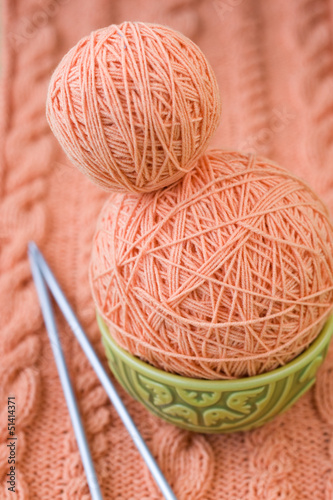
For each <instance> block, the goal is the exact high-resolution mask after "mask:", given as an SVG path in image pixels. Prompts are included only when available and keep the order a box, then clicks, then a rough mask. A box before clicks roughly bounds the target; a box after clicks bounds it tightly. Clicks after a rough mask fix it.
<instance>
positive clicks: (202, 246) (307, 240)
mask: <svg viewBox="0 0 333 500" xmlns="http://www.w3.org/2000/svg"><path fill="white" fill-rule="evenodd" d="M90 280H91V287H92V291H93V296H94V300H95V302H96V305H97V308H98V310H99V311H100V312H101V314H102V316H103V317H104V319H105V320H106V322H107V324H108V326H109V328H110V333H111V335H112V336H113V337H114V338H115V339H116V341H117V342H118V343H119V344H120V345H121V346H122V347H123V348H125V349H126V350H128V351H130V352H131V353H133V354H134V355H136V356H139V357H140V358H142V359H143V360H145V361H148V362H149V363H151V364H152V365H155V366H157V367H160V368H161V369H164V370H166V371H170V372H175V373H178V374H181V375H185V376H190V377H197V378H206V379H223V378H227V379H228V378H235V377H244V376H251V375H255V374H259V373H263V372H267V371H270V370H272V369H274V368H276V367H278V366H280V365H283V364H285V363H286V362H288V361H289V360H291V359H292V358H294V357H295V356H297V355H298V354H299V353H301V352H302V351H303V350H304V349H305V348H306V347H307V346H308V345H309V344H310V343H311V342H312V341H313V340H314V339H315V337H316V336H317V335H318V334H319V332H320V330H321V328H322V326H323V324H324V322H325V320H326V319H327V317H328V315H329V314H330V312H331V311H332V305H333V228H332V225H331V223H330V221H329V218H328V214H327V211H326V208H325V206H324V205H323V203H322V202H321V201H320V199H318V197H317V196H316V195H315V194H314V193H313V192H312V191H311V189H310V188H309V187H308V186H307V185H306V184H305V183H304V182H303V181H301V180H299V179H298V178H296V177H294V176H293V175H292V174H291V173H289V172H287V171H286V170H284V169H283V168H281V167H279V166H277V165H275V164H274V163H272V162H271V161H269V160H266V159H262V158H256V157H253V156H249V155H245V154H239V153H235V152H221V151H212V152H209V153H208V154H206V155H205V156H204V157H202V158H201V159H200V161H199V163H198V165H197V168H195V169H194V170H192V171H191V172H189V173H188V174H186V175H185V177H183V179H182V180H181V181H179V182H178V183H176V184H174V185H172V186H169V187H168V188H165V189H162V190H159V191H157V192H156V193H153V194H145V195H143V196H142V197H136V196H134V195H131V194H129V195H122V194H119V193H115V194H114V195H111V197H110V199H109V200H108V201H107V203H106V205H105V206H104V208H103V210H102V213H101V216H100V219H99V222H98V226H97V231H96V234H95V237H94V243H93V253H92V259H91V265H90Z"/></svg>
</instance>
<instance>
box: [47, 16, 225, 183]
mask: <svg viewBox="0 0 333 500" xmlns="http://www.w3.org/2000/svg"><path fill="white" fill-rule="evenodd" d="M220 114H221V103H220V95H219V90H218V86H217V82H216V78H215V75H214V73H213V70H212V69H211V67H210V65H209V64H208V62H207V60H206V58H205V57H204V55H203V54H202V52H201V51H200V49H199V48H198V47H197V46H196V45H195V44H194V43H193V42H192V41H191V40H189V39H188V38H186V37H185V36H183V35H181V34H180V33H178V32H176V31H174V30H172V29H171V28H168V27H166V26H160V25H153V24H144V23H130V22H125V23H123V24H121V25H119V26H117V25H111V26H109V27H107V28H104V29H100V30H98V31H95V32H93V33H91V34H90V35H89V36H87V37H85V38H83V39H82V40H81V41H80V42H79V43H78V44H77V45H76V46H75V47H74V48H72V49H71V50H70V51H69V52H68V54H67V55H66V56H65V57H64V58H63V60H62V61H61V62H60V64H59V66H58V67H57V69H56V70H55V72H54V74H53V76H52V79H51V82H50V86H49V92H48V100H47V118H48V121H49V124H50V126H51V129H52V131H53V133H54V134H55V136H56V137H57V139H58V141H59V142H60V144H61V146H62V147H63V149H64V150H65V152H66V153H67V155H68V156H69V158H70V159H71V160H72V162H73V163H74V164H76V166H77V167H78V168H79V169H80V170H82V172H84V173H85V174H86V175H87V176H88V177H90V179H91V180H93V181H94V182H96V183H97V184H99V185H100V186H101V187H103V188H104V189H106V190H111V191H132V192H149V191H154V190H156V189H159V188H161V187H164V186H166V185H169V184H171V183H173V182H175V181H177V180H178V179H180V178H181V177H182V176H183V175H184V174H185V173H186V172H188V171H189V170H190V169H191V168H192V167H193V166H194V165H195V161H196V159H197V158H198V157H199V156H200V155H201V154H202V153H203V152H204V151H205V149H206V147H207V144H208V142H209V139H210V138H211V136H212V135H213V133H214V132H215V130H216V128H217V125H218V122H219V118H220Z"/></svg>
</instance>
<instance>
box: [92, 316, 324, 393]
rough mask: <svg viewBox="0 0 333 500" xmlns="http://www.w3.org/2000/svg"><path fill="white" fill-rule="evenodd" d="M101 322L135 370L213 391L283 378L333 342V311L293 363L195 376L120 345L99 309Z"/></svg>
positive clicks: (108, 337) (104, 332)
mask: <svg viewBox="0 0 333 500" xmlns="http://www.w3.org/2000/svg"><path fill="white" fill-rule="evenodd" d="M96 317H97V323H98V326H99V328H100V331H101V333H102V338H103V339H104V341H106V342H107V343H108V344H109V346H110V348H111V349H112V351H113V352H115V353H116V355H117V356H119V358H121V359H122V360H123V361H125V363H126V364H128V365H130V366H131V367H132V368H134V370H135V371H138V372H140V373H141V374H143V375H146V376H148V377H150V378H153V379H154V380H155V381H159V382H161V383H166V384H168V385H171V386H177V387H183V388H186V389H188V388H190V389H191V388H193V389H195V390H206V391H208V392H212V391H215V390H216V391H223V390H229V391H230V390H238V389H246V388H250V387H251V388H252V387H253V386H257V385H264V384H268V383H272V382H275V381H276V380H281V379H282V378H285V377H287V376H289V375H291V374H293V373H295V372H297V371H298V370H300V369H301V368H303V367H305V366H306V365H308V364H309V363H310V362H311V361H312V360H314V359H315V358H316V357H317V355H318V354H320V353H321V352H322V351H323V349H324V348H325V346H326V345H328V344H329V342H330V340H331V337H332V335H333V314H331V315H330V316H329V317H328V319H327V320H326V322H325V324H324V326H323V328H322V330H321V332H320V334H319V335H318V336H317V338H316V339H315V340H314V341H313V342H312V343H311V344H310V346H309V347H308V348H307V349H306V350H305V351H304V352H302V353H301V354H300V355H299V356H297V357H296V358H295V359H293V360H291V361H290V362H289V363H287V364H285V365H283V366H279V367H278V368H276V369H275V370H272V371H270V372H267V373H262V374H259V375H254V376H252V377H243V378H239V379H218V380H214V379H200V378H191V377H186V376H183V375H177V374H174V373H169V372H166V371H164V370H161V369H160V368H156V367H155V366H152V365H150V364H149V363H146V362H145V361H142V360H141V359H139V358H138V357H136V356H133V354H131V353H129V352H128V351H126V350H125V349H123V348H122V347H120V346H119V345H118V344H117V343H116V341H115V340H114V339H113V338H112V336H111V335H110V332H109V329H108V327H107V325H106V323H105V321H104V319H103V318H102V316H101V315H100V313H99V312H98V311H96Z"/></svg>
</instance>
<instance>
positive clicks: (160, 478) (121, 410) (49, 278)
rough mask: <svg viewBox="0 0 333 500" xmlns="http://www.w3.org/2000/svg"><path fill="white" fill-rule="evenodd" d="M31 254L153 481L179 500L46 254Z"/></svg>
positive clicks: (31, 248)
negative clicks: (85, 330) (64, 291)
mask: <svg viewBox="0 0 333 500" xmlns="http://www.w3.org/2000/svg"><path fill="white" fill-rule="evenodd" d="M29 251H30V252H31V253H32V254H33V255H34V257H35V259H36V261H37V262H38V265H39V267H40V270H41V272H42V274H43V277H44V279H45V281H46V283H47V285H48V287H49V288H50V290H51V292H52V295H53V297H54V298H55V301H56V302H57V304H58V306H59V308H60V310H61V311H62V313H63V315H64V317H65V318H66V320H67V322H68V324H69V326H70V328H71V330H72V332H73V333H74V335H75V337H76V338H77V340H78V342H79V344H80V346H81V348H82V350H83V352H84V353H85V355H86V356H87V358H88V359H89V361H90V363H91V365H92V367H93V368H94V370H95V372H96V374H97V377H98V378H99V380H100V382H101V384H102V386H103V387H104V389H105V391H106V393H107V395H108V396H109V398H110V400H111V402H112V404H113V405H114V407H115V409H116V411H117V412H118V415H119V417H120V418H121V420H122V422H123V423H124V425H125V427H126V429H127V431H128V432H129V434H130V436H131V438H132V439H133V441H134V444H135V445H136V447H137V449H138V450H139V452H140V453H141V455H142V458H143V459H144V461H145V462H146V465H147V467H148V469H149V470H150V472H151V474H152V476H153V478H154V479H155V481H156V483H157V485H158V487H159V488H160V490H161V492H162V494H163V496H164V498H165V499H166V500H177V498H176V496H175V494H174V493H173V491H172V489H171V487H170V485H169V483H168V482H167V480H166V479H165V477H164V475H163V473H162V472H161V470H160V468H159V467H158V465H157V463H156V461H155V459H154V457H153V456H152V454H151V452H150V450H149V448H148V447H147V445H146V443H145V441H144V440H143V438H142V436H141V434H140V432H139V431H138V429H137V427H136V426H135V424H134V422H133V420H132V418H131V417H130V415H129V413H128V411H127V409H126V407H125V405H124V403H123V402H122V400H121V398H120V397H119V395H118V393H117V391H116V389H115V387H114V385H113V384H112V382H111V380H110V378H109V376H108V374H107V373H106V371H105V370H104V367H103V365H102V363H101V362H100V360H99V358H98V356H97V355H96V353H95V351H94V349H93V347H92V345H91V344H90V342H89V340H88V338H87V336H86V334H85V332H84V330H83V328H82V326H81V325H80V323H79V321H78V319H77V317H76V316H75V314H74V312H73V310H72V308H71V306H70V305H69V303H68V301H67V299H66V297H65V295H64V293H63V291H62V290H61V288H60V286H59V284H58V282H57V280H56V278H55V277H54V275H53V273H52V271H51V269H50V268H49V266H48V264H47V262H46V261H45V259H44V257H43V255H42V253H41V252H40V250H39V249H38V248H37V245H36V244H35V243H34V242H30V243H29Z"/></svg>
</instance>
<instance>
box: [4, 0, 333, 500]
mask: <svg viewBox="0 0 333 500" xmlns="http://www.w3.org/2000/svg"><path fill="white" fill-rule="evenodd" d="M124 20H133V21H136V20H140V21H147V22H159V23H164V24H168V25H170V26H171V27H173V28H176V29H179V30H180V31H182V32H183V33H184V34H185V35H187V36H188V37H190V38H192V39H193V40H194V41H195V42H196V43H197V44H198V45H199V46H200V48H201V49H202V50H203V52H204V53H205V55H206V56H207V57H208V59H209V61H210V63H211V64H212V66H213V68H214V70H215V71H216V74H217V77H218V81H219V86H220V90H221V94H222V99H223V112H222V120H221V126H220V128H219V131H218V133H217V135H216V137H215V140H214V142H213V144H212V146H214V147H224V148H234V149H240V150H243V151H256V152H258V153H259V154H262V155H265V156H268V157H270V158H272V159H273V160H275V161H277V162H279V163H280V164H281V165H283V166H285V167H287V168H289V169H290V170H291V171H293V172H294V173H296V174H297V175H299V176H301V177H302V178H304V179H305V180H306V181H308V183H309V184H310V185H311V186H312V188H313V189H314V190H316V191H317V193H318V194H319V195H320V196H321V197H322V198H323V200H324V201H325V202H326V203H327V204H328V206H329V209H330V211H331V214H332V213H333V167H332V160H333V92H332V88H333V2H330V1H329V0H293V1H292V2H290V1H287V0H285V1H284V0H278V1H277V0H276V1H274V2H273V1H271V2H268V1H267V0H260V1H259V0H237V1H236V0H201V1H200V0H183V1H182V0H165V1H164V2H153V1H152V0H150V1H148V0H124V1H120V0H117V1H116V0H94V1H93V2H92V1H91V2H90V1H89V0H85V1H83V0H6V1H5V3H4V27H3V46H4V55H3V58H2V87H1V89H2V99H1V111H2V113H1V115H2V127H3V130H2V133H1V140H2V147H1V153H2V166H1V176H0V190H1V194H0V196H1V201H0V205H1V206H0V241H1V253H0V303H1V314H0V380H1V386H0V398H1V399H0V478H1V483H0V498H1V499H9V498H14V496H15V495H14V494H13V493H11V492H9V491H8V490H7V486H8V485H7V484H6V474H7V473H8V463H7V457H8V448H7V446H6V445H7V441H6V440H7V396H8V395H9V394H15V396H16V404H17V426H16V431H17V442H18V445H17V475H16V489H17V494H16V496H15V498H17V499H19V500H23V499H24V500H27V499H43V500H47V499H52V500H54V499H59V500H60V499H61V500H64V499H69V500H76V499H80V500H83V499H88V498H90V496H89V491H88V487H87V483H86V480H85V475H84V472H83V468H82V465H81V460H80V456H79V453H78V449H77V446H76V442H75V438H74V435H73V430H72V426H71V422H70V419H69V415H68V411H67V407H66V403H65V400H64V397H63V393H62V389H61V386H60V382H59V380H58V375H57V371H56V367H55V364H54V361H53V356H52V352H51V348H50V346H49V342H48V338H47V334H46V331H45V327H44V325H43V321H42V317H41V313H40V309H39V304H38V300H37V295H36V292H35V288H34V285H33V282H32V278H31V274H30V267H29V263H28V259H27V242H28V241H29V240H30V239H33V240H35V241H36V243H37V244H38V245H39V247H40V248H41V250H42V252H43V253H44V255H45V256H46V258H47V260H48V261H49V263H50V265H51V267H52V268H53V270H54V272H55V274H56V276H57V278H58V280H59V282H60V284H61V286H62V287H63V289H64V291H65V293H66V294H67V296H68V298H69V300H70V301H71V303H72V305H73V307H74V309H75V311H77V313H78V315H79V319H80V320H81V322H82V324H83V326H84V328H85V329H86V331H87V333H88V335H89V337H90V338H91V340H92V342H93V344H94V346H95V348H96V350H97V351H98V353H99V355H100V357H101V358H103V359H104V358H105V356H104V352H103V348H102V345H101V342H100V335H99V332H98V328H97V324H96V320H95V312H94V305H93V301H92V298H91V293H90V289H89V284H88V261H89V257H90V251H91V243H92V236H93V233H94V229H95V225H96V220H97V216H98V213H99V211H100V209H101V207H102V205H103V203H104V201H105V199H106V197H107V196H108V194H107V193H105V192H103V191H102V190H100V189H99V188H98V187H96V186H94V185H93V184H91V183H90V182H89V180H87V179H86V178H85V177H84V176H83V175H82V174H81V173H80V172H79V171H77V170H76V169H74V167H71V166H70V163H69V160H67V159H66V158H65V156H64V154H63V153H62V152H61V150H60V147H59V146H58V144H57V141H56V139H55V138H54V137H53V135H52V133H51V131H50V129H49V127H48V125H47V122H46V118H45V99H46V91H47V86H48V82H49V79H50V76H51V73H52V71H53V69H54V68H55V66H56V64H57V63H58V62H59V60H60V58H61V57H62V55H63V54H64V53H65V52H66V51H67V50H68V49H69V48H70V47H71V46H72V45H74V44H75V43H76V42H77V41H78V39H79V38H80V37H82V36H84V35H86V34H88V33H89V32H90V31H91V30H93V29H97V28H99V27H102V26H105V25H107V24H111V23H120V22H122V21H124ZM57 317H58V320H59V329H60V333H61V336H62V340H63V346H64V351H65V354H66V357H67V359H68V360H69V361H70V371H71V376H72V379H73V381H74V384H75V389H76V392H77V395H78V399H79V404H80V409H81V412H82V415H83V419H84V424H85V428H86V429H87V433H88V437H89V442H90V445H91V449H92V453H93V458H94V461H95V464H96V469H97V473H98V477H99V481H100V484H101V485H102V490H103V494H104V498H106V499H110V500H114V499H119V500H132V499H133V500H159V499H161V495H160V493H159V491H158V490H157V488H156V486H155V484H154V481H153V479H152V478H151V476H150V474H149V472H148V470H147V468H146V467H145V465H144V463H143V461H142V459H141V457H140V455H139V453H138V452H137V450H136V448H135V446H134V444H133V443H132V440H131V439H130V437H129V436H128V434H127V431H126V430H125V428H124V427H123V425H122V423H121V422H120V419H119V417H118V415H117V413H116V411H115V410H114V409H113V407H112V406H111V404H110V403H109V402H108V399H107V396H106V394H105V392H104V390H103V389H102V387H101V386H100V384H99V382H98V380H97V377H96V376H95V375H94V373H93V371H92V369H91V367H90V365H89V362H88V361H87V360H86V358H85V356H84V355H83V353H82V351H81V349H80V347H79V346H78V344H77V342H76V341H75V340H74V339H73V335H72V334H71V332H70V331H69V328H68V327H67V326H66V323H65V321H64V320H63V319H62V317H61V315H60V314H59V315H58V316H57ZM105 366H106V363H105ZM110 376H111V375H110ZM117 388H118V390H119V392H120V394H121V396H122V398H123V400H124V402H125V404H126V405H127V407H128V409H129V411H130V413H131V415H132V416H133V419H134V420H135V422H136V423H137V425H138V427H139V429H140V431H141V432H142V434H143V436H144V438H145V439H146V441H147V443H148V445H149V447H150V449H151V450H152V452H153V453H154V455H155V456H156V458H157V460H158V463H159V465H160V467H161V469H162V470H163V472H164V473H165V475H166V477H167V479H168V480H169V482H170V484H171V485H172V487H173V489H174V491H175V494H176V495H177V498H179V500H213V499H214V500H216V499H219V500H307V499H309V500H332V499H333V345H332V346H331V348H330V351H329V354H328V357H327V359H326V360H325V363H324V365H323V366H322V367H321V368H320V370H319V375H318V380H317V383H316V385H315V386H314V387H313V388H312V389H311V390H310V391H309V392H308V393H307V394H306V395H305V396H303V397H302V398H301V400H300V401H299V402H297V403H296V404H295V406H294V407H293V408H292V409H290V410H289V411H288V412H287V413H286V414H284V415H281V416H280V417H278V418H276V419H275V420H274V421H273V422H271V423H269V424H267V425H265V426H264V427H262V428H260V429H257V430H253V431H250V432H246V433H236V434H229V435H219V436H216V435H199V434H198V435H196V434H192V433H190V432H187V431H183V430H180V429H178V428H176V427H173V426H171V425H169V424H167V423H165V422H162V421H160V420H158V419H157V418H155V417H153V416H152V415H150V414H149V413H148V412H147V411H146V410H145V409H144V408H143V407H141V406H140V405H139V404H138V403H136V402H135V401H134V400H133V399H132V398H130V397H129V396H128V395H126V394H125V393H124V391H123V390H121V389H120V387H119V385H118V384H117Z"/></svg>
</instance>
